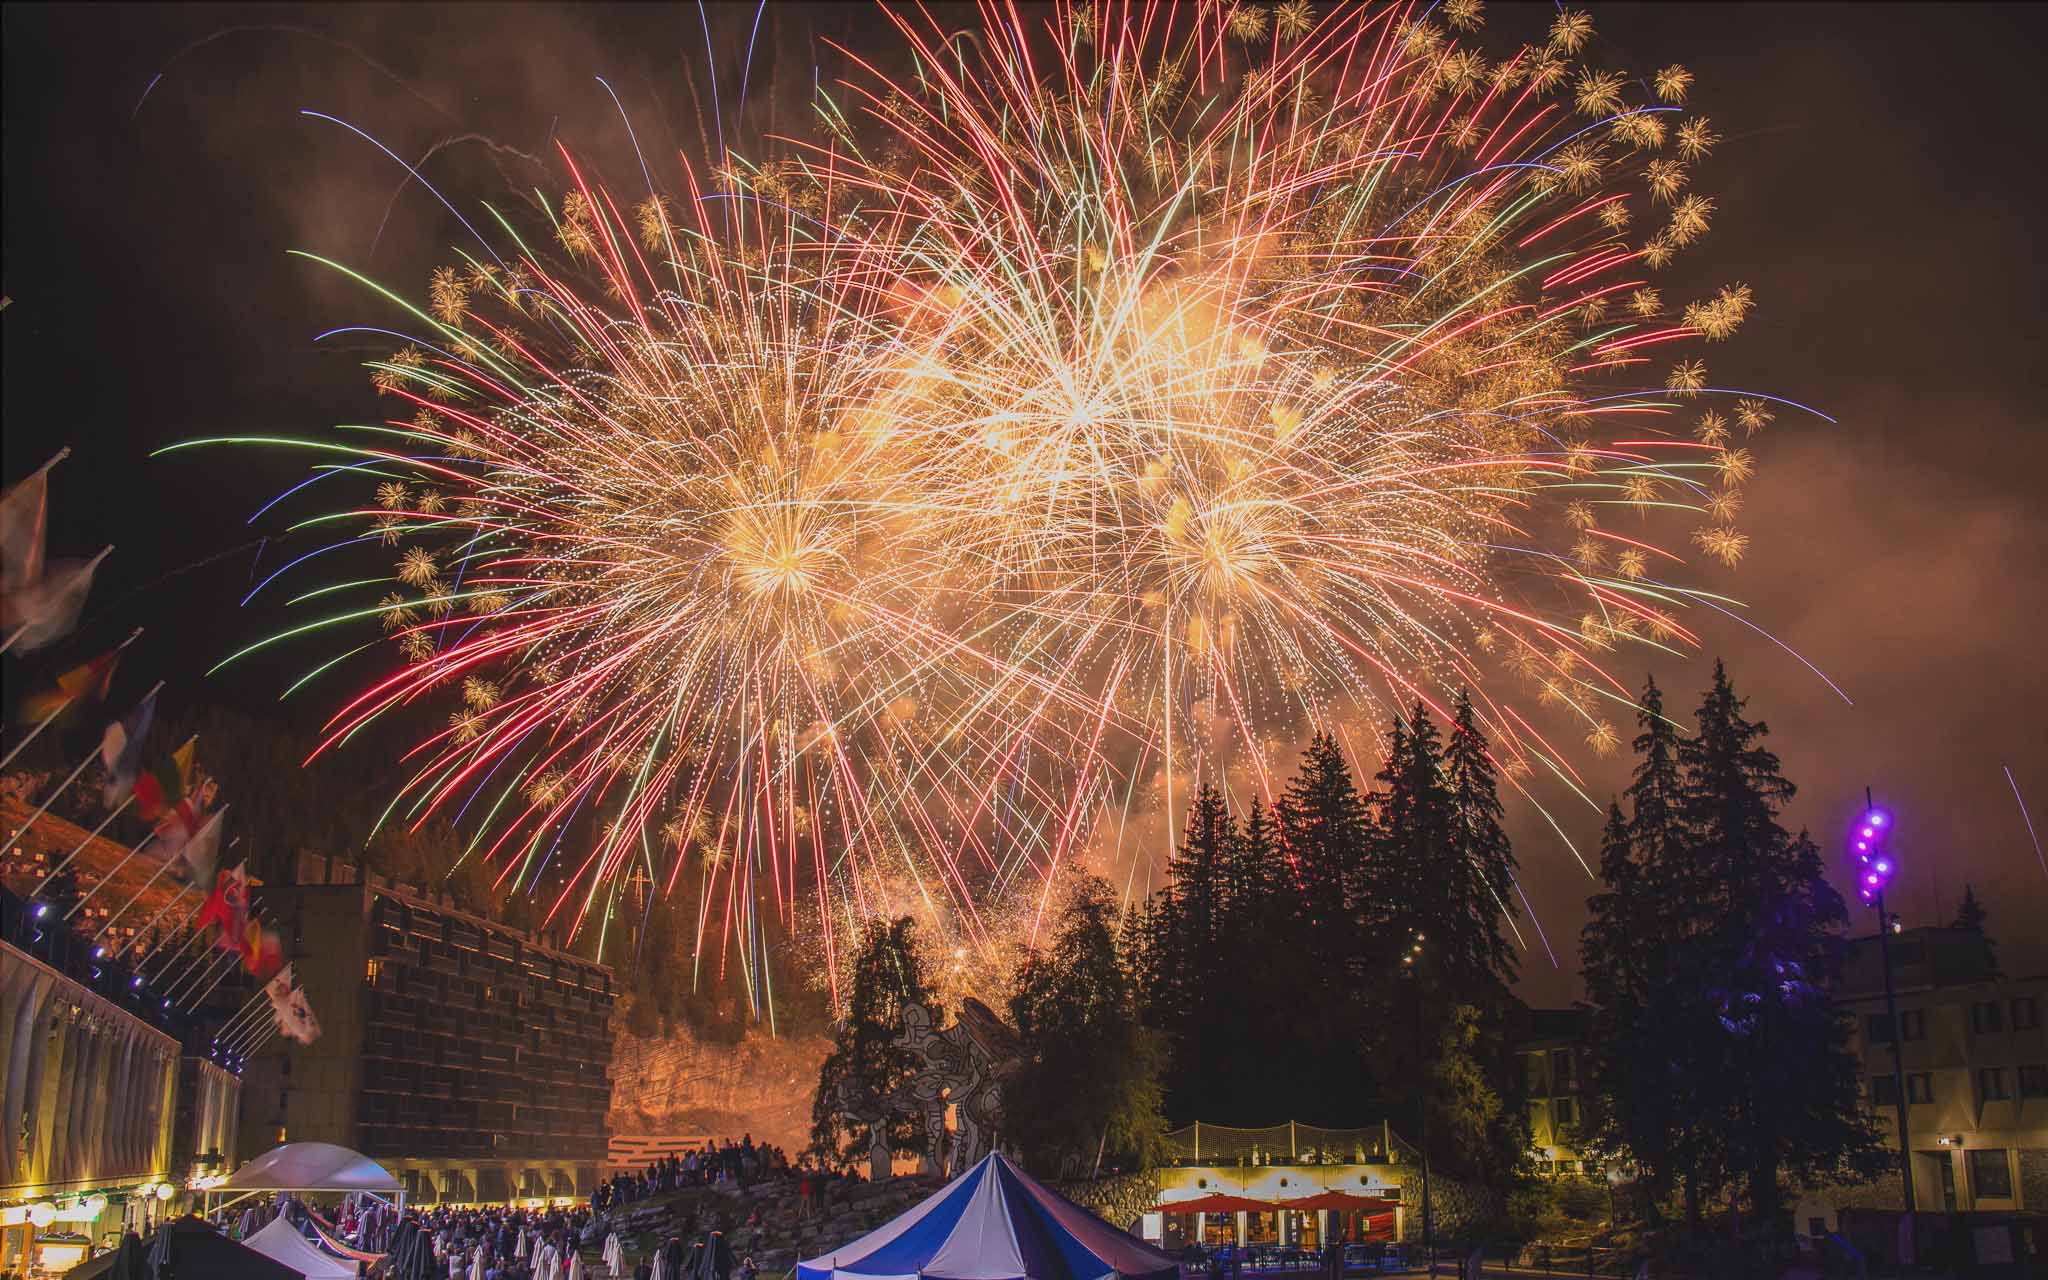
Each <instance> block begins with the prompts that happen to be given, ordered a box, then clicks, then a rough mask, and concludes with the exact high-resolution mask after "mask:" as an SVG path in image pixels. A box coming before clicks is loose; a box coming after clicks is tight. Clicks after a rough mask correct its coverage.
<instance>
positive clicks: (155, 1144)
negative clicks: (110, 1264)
mask: <svg viewBox="0 0 2048 1280" xmlns="http://www.w3.org/2000/svg"><path fill="white" fill-rule="evenodd" d="M13 904H14V905H18V904H19V900H18V899H15V900H13ZM0 1032H4V1041H0V1074H4V1076H5V1087H4V1094H0V1097H4V1100H5V1101H4V1110H0V1202H4V1205H5V1211H4V1212H0V1265H4V1266H25V1265H26V1263H27V1261H28V1260H29V1258H30V1257H31V1256H34V1257H35V1258H36V1259H37V1260H39V1261H40V1260H44V1251H43V1250H42V1249H41V1248H40V1246H38V1247H37V1251H36V1253H35V1254H34V1255H31V1253H30V1246H31V1243H32V1241H34V1240H35V1239H36V1238H37V1233H38V1232H39V1231H42V1230H43V1229H45V1228H50V1227H52V1226H53V1224H54V1225H55V1227H56V1232H57V1234H59V1235H63V1236H65V1237H67V1238H68V1237H69V1236H73V1235H75V1236H78V1237H79V1238H80V1239H81V1240H84V1239H88V1238H95V1237H96V1236H97V1234H98V1233H99V1231H100V1230H101V1228H100V1227H98V1226H96V1225H95V1224H98V1223H99V1222H100V1220H101V1218H102V1217H103V1216H104V1211H105V1210H106V1208H107V1206H108V1203H109V1201H110V1200H112V1201H116V1202H117V1203H116V1204H115V1207H114V1212H113V1215H112V1217H111V1218H110V1219H108V1222H107V1224H106V1225H107V1226H108V1227H116V1228H117V1227H118V1225H119V1223H120V1221H121V1220H122V1217H123V1214H124V1213H125V1212H128V1211H129V1207H130V1205H131V1204H132V1203H133V1202H135V1201H137V1200H138V1198H139V1197H140V1196H143V1195H147V1194H152V1193H153V1191H154V1188H155V1187H156V1186H158V1185H161V1184H162V1183H164V1181H165V1180H166V1179H167V1178H168V1176H169V1175H170V1173H171V1135H172V1114H173V1104H174V1101H175V1093H176V1087H177V1077H178V1042H177V1040H176V1039H175V1038H173V1037H172V1036H170V1035H169V1034H167V1033H166V1032H164V1031H162V1030H159V1029H158V1028H156V1027H153V1026H151V1025H150V1024H149V1023H148V1022H146V1021H144V1020H143V1019H142V1018H140V1017H137V1016H136V1015H135V1014H134V1013H133V1012H131V1011H129V1010H127V1009H124V1008H122V1007H121V1006H120V1005H118V1004H116V1003H114V1002H113V1001H111V1000H109V999H107V998H106V997H105V996H103V995H100V994H99V993H97V992H95V991H93V990H92V989H91V988H90V987H89V986H87V985H85V984H84V983H82V982H79V981H76V980H74V979H73V978H70V977H68V976H66V975H65V974H63V973H61V972H59V971H58V970H57V969H55V968H52V967H51V966H50V965H48V964H45V963H44V962H43V961H42V960H40V959H38V958H36V957H35V956H32V955H30V954H29V953H28V952H26V951H23V950H21V949H19V948H17V947H15V946H14V945H13V944H12V943H0ZM74 1224H75V1226H74ZM66 1256H69V1255H66Z"/></svg>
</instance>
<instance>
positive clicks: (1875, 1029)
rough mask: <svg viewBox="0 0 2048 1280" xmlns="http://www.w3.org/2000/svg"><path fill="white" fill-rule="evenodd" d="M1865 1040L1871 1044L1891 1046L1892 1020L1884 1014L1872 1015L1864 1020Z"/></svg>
mask: <svg viewBox="0 0 2048 1280" xmlns="http://www.w3.org/2000/svg"><path fill="white" fill-rule="evenodd" d="M1863 1039H1864V1040H1865V1041H1866V1042H1867V1043H1869V1044H1890V1043H1891V1042H1892V1020H1891V1019H1890V1018H1889V1017H1887V1016H1885V1015H1884V1014H1882V1013H1873V1014H1871V1015H1870V1016H1869V1017H1867V1018H1865V1019H1864V1020H1863Z"/></svg>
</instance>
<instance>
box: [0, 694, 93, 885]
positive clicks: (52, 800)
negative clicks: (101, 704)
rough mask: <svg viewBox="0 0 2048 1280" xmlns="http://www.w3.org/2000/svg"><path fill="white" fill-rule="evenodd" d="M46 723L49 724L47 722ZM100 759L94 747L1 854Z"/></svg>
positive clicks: (16, 829)
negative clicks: (80, 775)
mask: <svg viewBox="0 0 2048 1280" xmlns="http://www.w3.org/2000/svg"><path fill="white" fill-rule="evenodd" d="M65 702H66V704H67V705H68V704H69V702H70V699H68V698H67V699H65ZM61 709H62V708H59V710H61ZM45 723H47V721H46V722H45ZM99 757H100V752H99V748H98V747H94V748H93V749H92V751H91V752H90V753H88V754H87V755H86V757H85V759H83V760H81V761H79V762H78V767H77V768H76V769H73V770H72V771H71V776H70V777H68V778H66V779H64V781H62V782H60V783H58V784H57V789H56V790H55V791H52V792H51V793H50V798H49V799H47V800H45V801H43V802H42V804H40V805H38V806H36V811H35V812H34V813H32V814H30V815H28V817H27V818H26V819H24V820H23V822H22V824H21V825H20V826H18V827H16V828H15V829H14V834H13V835H11V836H9V837H7V843H5V844H0V853H6V852H7V851H8V850H9V849H12V848H13V847H14V846H15V845H17V844H20V843H21V838H22V837H23V836H25V835H27V834H28V829H29V828H30V827H32V826H34V825H36V819H38V818H40V817H42V816H43V815H44V814H46V813H48V812H49V811H50V806H51V805H53V804H55V803H57V797H59V796H61V795H63V794H64V793H65V792H66V791H69V790H70V789H71V784H72V783H74V782H76V781H78V775H79V774H81V773H84V772H85V771H86V768H87V767H88V766H90V765H91V764H92V762H93V761H95V760H97V759H99Z"/></svg>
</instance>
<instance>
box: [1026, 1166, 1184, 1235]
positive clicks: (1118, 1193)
mask: <svg viewBox="0 0 2048 1280" xmlns="http://www.w3.org/2000/svg"><path fill="white" fill-rule="evenodd" d="M1052 1188H1053V1190H1055V1191H1057V1192H1059V1193H1060V1194H1061V1195H1063V1196H1065V1197H1066V1198H1067V1199H1069V1200H1072V1201H1073V1202H1074V1203H1075V1204H1078V1205H1080V1206H1081V1207H1082V1208H1083V1209H1086V1210H1087V1211H1088V1212H1090V1213H1092V1214H1094V1215H1095V1216H1096V1217H1098V1218H1101V1219H1103V1220H1104V1221H1105V1222H1108V1223H1109V1224H1110V1225H1111V1226H1114V1227H1121V1228H1123V1229H1124V1230H1126V1231H1128V1230H1131V1229H1132V1228H1133V1227H1135V1226H1136V1225H1137V1221H1138V1218H1139V1215H1141V1214H1143V1213H1144V1212H1145V1211H1146V1210H1148V1209H1150V1208H1151V1207H1152V1206H1153V1205H1155V1204H1158V1203H1159V1175H1158V1174H1157V1173H1154V1172H1152V1171H1151V1170H1147V1171H1145V1172H1143V1173H1126V1174H1122V1175H1120V1176H1117V1177H1112V1178H1096V1179H1094V1180H1093V1181H1089V1182H1055V1183H1053V1184H1052Z"/></svg>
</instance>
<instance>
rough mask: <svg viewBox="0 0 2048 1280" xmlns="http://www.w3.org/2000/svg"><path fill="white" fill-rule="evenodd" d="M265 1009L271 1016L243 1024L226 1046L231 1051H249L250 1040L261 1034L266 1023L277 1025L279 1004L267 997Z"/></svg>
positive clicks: (260, 993) (252, 1019) (264, 1003)
mask: <svg viewBox="0 0 2048 1280" xmlns="http://www.w3.org/2000/svg"><path fill="white" fill-rule="evenodd" d="M264 985H265V986H266V987H267V986H268V985H269V984H268V983H266V984H264ZM256 994H258V995H262V994H263V993H262V992H260V991H259V992H257V993H256ZM263 1009H264V1012H266V1013H268V1014H270V1015H271V1016H270V1017H268V1018H251V1019H250V1020H249V1021H248V1022H247V1023H245V1024H243V1026H242V1029H241V1030H239V1031H237V1032H235V1034H234V1037H233V1039H232V1040H231V1041H230V1042H229V1044H228V1045H227V1046H225V1047H226V1048H227V1051H228V1052H229V1053H246V1052H247V1051H248V1048H249V1043H250V1041H252V1040H254V1039H255V1038H256V1037H257V1036H259V1035H261V1034H262V1031H263V1028H264V1027H265V1026H266V1025H268V1026H276V1025H277V1006H275V1005H273V1004H271V1003H270V1002H269V1000H268V999H266V1000H265V1001H264V1002H263Z"/></svg>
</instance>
